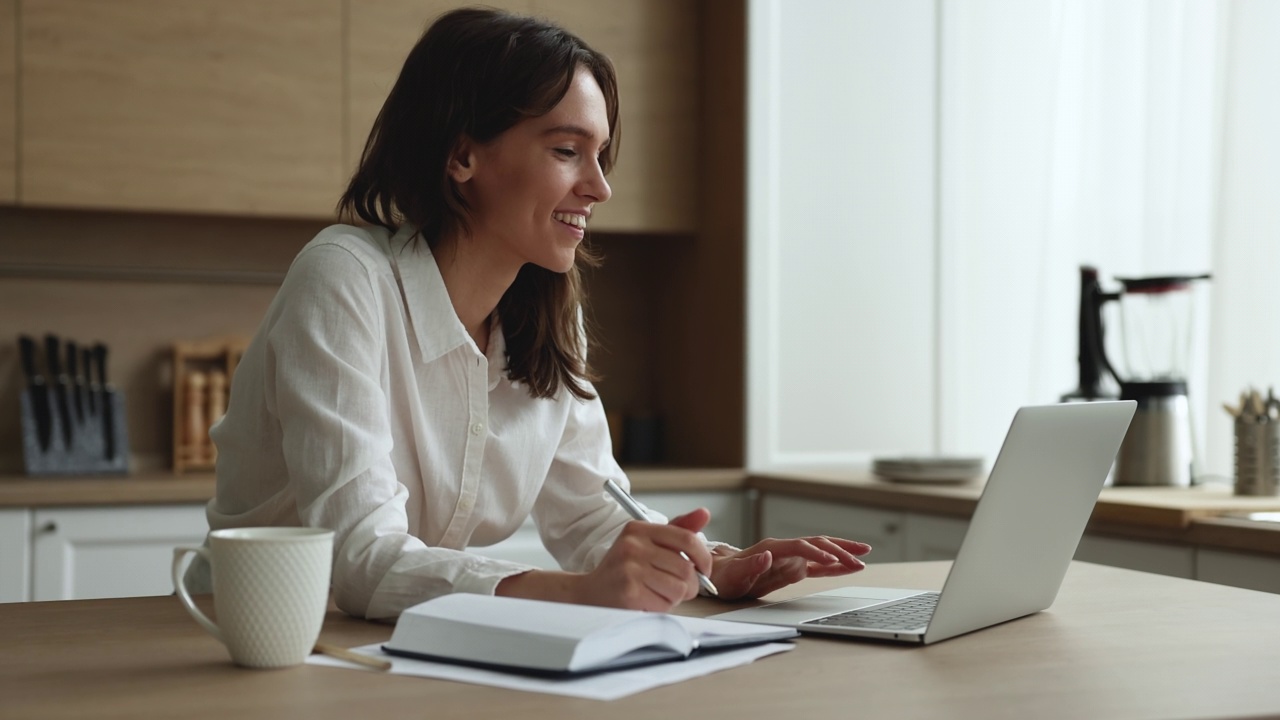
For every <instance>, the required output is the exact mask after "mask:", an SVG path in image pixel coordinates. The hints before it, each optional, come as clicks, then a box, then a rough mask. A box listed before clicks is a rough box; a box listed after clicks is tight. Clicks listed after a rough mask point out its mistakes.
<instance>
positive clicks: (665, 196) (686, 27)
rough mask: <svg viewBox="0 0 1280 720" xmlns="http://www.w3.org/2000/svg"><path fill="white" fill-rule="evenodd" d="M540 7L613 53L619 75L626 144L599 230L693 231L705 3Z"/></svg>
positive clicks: (545, 3)
mask: <svg viewBox="0 0 1280 720" xmlns="http://www.w3.org/2000/svg"><path fill="white" fill-rule="evenodd" d="M534 10H535V12H536V13H537V14H539V15H545V16H547V17H549V18H552V19H554V20H556V21H557V22H559V23H561V24H563V25H564V26H565V27H567V28H568V29H569V30H571V31H573V32H575V33H577V34H578V35H580V36H581V37H582V39H584V40H586V41H587V43H588V44H590V45H591V46H592V47H594V48H596V49H597V50H599V51H600V52H602V53H604V54H605V55H608V56H609V59H611V60H612V61H613V65H614V68H615V69H616V71H617V73H618V95H619V98H620V102H619V106H620V114H621V125H622V132H621V144H620V145H619V155H618V164H617V167H615V168H614V170H613V172H612V173H611V174H610V175H609V184H610V185H611V186H612V187H613V198H612V199H611V200H609V202H607V203H605V204H603V205H601V206H600V208H599V210H598V212H597V213H596V215H595V218H594V220H593V227H596V228H598V229H601V230H623V231H639V232H692V231H693V230H694V229H696V225H697V222H696V217H695V213H696V212H697V208H698V197H697V189H698V187H699V184H698V177H697V164H696V159H697V153H698V148H697V135H698V83H699V76H700V74H699V62H698V48H699V45H698V42H699V38H698V3H695V2H690V1H689V0H644V2H635V0H610V1H607V2H602V1H601V0H534Z"/></svg>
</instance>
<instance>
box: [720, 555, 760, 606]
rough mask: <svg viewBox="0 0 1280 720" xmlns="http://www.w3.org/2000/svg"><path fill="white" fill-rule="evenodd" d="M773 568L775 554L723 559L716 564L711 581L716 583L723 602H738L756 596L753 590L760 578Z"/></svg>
mask: <svg viewBox="0 0 1280 720" xmlns="http://www.w3.org/2000/svg"><path fill="white" fill-rule="evenodd" d="M772 566H773V553H770V552H769V551H768V550H765V551H764V552H762V553H757V554H754V555H745V556H742V555H740V556H735V557H730V558H723V559H720V560H718V561H717V562H716V563H715V566H714V567H713V569H712V575H711V581H712V582H713V583H715V585H716V589H718V590H719V591H720V592H719V596H720V599H721V600H736V599H738V598H742V597H747V596H754V593H753V589H754V588H755V586H756V583H758V582H759V580H760V577H761V576H763V575H764V574H765V573H766V572H768V570H769V568H771V567H772Z"/></svg>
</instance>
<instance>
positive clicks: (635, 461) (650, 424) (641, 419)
mask: <svg viewBox="0 0 1280 720" xmlns="http://www.w3.org/2000/svg"><path fill="white" fill-rule="evenodd" d="M622 427H623V430H622V434H623V441H622V447H623V459H624V461H625V462H627V463H628V464H632V465H656V464H658V463H660V462H662V455H663V447H662V431H663V426H662V417H661V416H658V415H628V416H627V417H626V419H625V420H623V423H622Z"/></svg>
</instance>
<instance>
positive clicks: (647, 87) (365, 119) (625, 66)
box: [346, 0, 699, 232]
mask: <svg viewBox="0 0 1280 720" xmlns="http://www.w3.org/2000/svg"><path fill="white" fill-rule="evenodd" d="M469 4H471V3H467V2H461V1H457V0H351V9H350V41H349V42H350V49H349V54H348V67H349V77H350V80H349V82H350V89H349V92H348V99H347V103H348V105H347V112H348V117H349V122H348V137H347V151H346V158H347V159H346V165H347V167H348V172H350V171H351V170H354V169H355V166H356V163H357V162H358V161H359V159H360V153H361V151H362V150H363V148H364V143H365V140H366V139H367V138H368V135H369V130H370V128H371V127H372V125H373V120H374V118H375V117H377V114H378V111H379V110H380V109H381V107H382V103H383V101H384V100H385V99H386V96H387V93H388V92H389V91H390V89H391V86H392V85H393V84H394V83H395V79H396V76H397V75H398V74H399V72H400V67H401V65H402V64H403V63H404V60H405V57H406V56H407V55H408V54H409V50H410V49H411V48H412V47H413V44H414V43H415V42H417V40H418V38H419V37H421V35H422V32H423V30H425V29H426V26H427V25H428V24H429V23H430V22H431V21H432V20H433V19H435V18H436V17H437V16H438V15H440V14H441V13H442V12H444V11H445V10H448V9H451V8H454V7H459V6H462V5H469ZM484 4H485V5H492V6H497V7H499V8H503V9H506V10H511V11H513V12H518V13H525V14H529V13H532V14H537V15H541V16H545V17H549V18H551V19H553V20H555V21H557V22H559V23H561V24H563V25H564V26H565V27H567V28H568V29H569V30H571V31H573V32H575V33H577V34H579V35H580V36H581V37H582V38H583V39H584V40H585V41H586V42H587V43H588V44H590V45H591V46H592V47H594V48H596V49H597V50H599V51H600V52H603V53H604V54H606V55H608V56H609V57H610V59H612V60H613V62H614V65H615V67H616V68H617V73H618V84H619V94H620V96H621V108H620V109H621V124H622V140H621V146H620V147H621V154H620V156H619V163H618V166H617V167H616V168H615V169H614V171H613V173H612V174H610V176H609V183H610V185H611V186H612V187H613V199H611V200H610V201H609V202H607V203H604V204H603V205H601V206H600V207H599V209H598V211H597V212H596V214H595V215H594V217H593V219H592V222H591V227H592V229H595V230H606V231H623V232H626V231H632V232H692V231H693V230H694V229H695V211H696V209H697V197H696V190H697V177H696V171H697V163H696V162H695V159H696V158H695V156H696V140H697V132H698V103H697V100H698V86H697V83H698V47H699V45H698V38H697V29H698V17H697V16H698V3H693V2H689V1H688V0H645V1H644V2H636V1H635V0H504V1H501V2H488V3H484Z"/></svg>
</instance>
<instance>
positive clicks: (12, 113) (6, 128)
mask: <svg viewBox="0 0 1280 720" xmlns="http://www.w3.org/2000/svg"><path fill="white" fill-rule="evenodd" d="M17 147H18V2H17V0H0V203H11V202H14V201H15V200H16V199H17V192H18V157H17Z"/></svg>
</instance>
